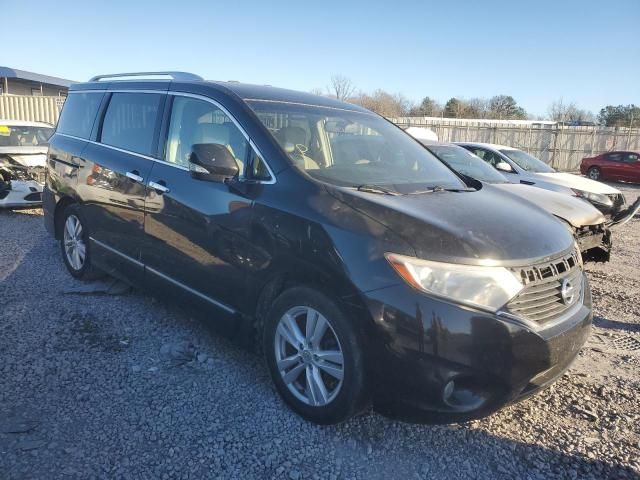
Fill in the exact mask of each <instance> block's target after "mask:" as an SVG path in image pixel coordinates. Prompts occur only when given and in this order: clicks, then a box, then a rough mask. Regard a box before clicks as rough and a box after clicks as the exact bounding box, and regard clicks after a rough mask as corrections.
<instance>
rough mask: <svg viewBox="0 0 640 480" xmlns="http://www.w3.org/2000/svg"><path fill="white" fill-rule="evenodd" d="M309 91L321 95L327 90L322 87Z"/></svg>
mask: <svg viewBox="0 0 640 480" xmlns="http://www.w3.org/2000/svg"><path fill="white" fill-rule="evenodd" d="M309 93H310V94H312V95H320V96H321V97H323V96H324V95H325V91H324V90H323V89H322V88H312V89H311V90H309Z"/></svg>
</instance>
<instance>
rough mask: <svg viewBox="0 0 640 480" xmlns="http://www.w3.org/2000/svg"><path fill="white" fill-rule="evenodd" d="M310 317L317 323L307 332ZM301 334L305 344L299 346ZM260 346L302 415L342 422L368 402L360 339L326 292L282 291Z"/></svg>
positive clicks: (283, 392) (281, 391)
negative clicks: (308, 333) (296, 329)
mask: <svg viewBox="0 0 640 480" xmlns="http://www.w3.org/2000/svg"><path fill="white" fill-rule="evenodd" d="M323 320H324V321H323ZM292 322H293V323H294V324H295V325H296V326H297V328H298V331H297V332H296V331H295V330H294V329H293V328H292ZM308 322H313V323H312V324H311V325H312V326H315V327H316V328H311V329H310V330H309V332H310V333H311V334H310V335H308V336H307V329H306V325H307V323H308ZM303 332H304V333H303ZM313 333H316V334H317V333H322V334H321V335H319V336H317V335H316V336H314V335H313ZM300 335H302V338H301V340H302V342H305V343H306V345H302V348H301V343H300V342H298V340H299V339H300ZM287 339H288V340H287ZM294 342H295V343H298V345H293V343H294ZM263 348H264V353H265V357H266V361H267V365H268V367H269V372H270V374H271V378H272V380H273V382H274V384H275V386H276V389H277V390H278V393H279V394H280V396H281V397H282V398H283V399H284V401H285V402H286V403H287V404H288V405H289V407H290V408H291V409H292V410H293V411H295V412H296V413H298V414H299V415H300V416H301V417H303V418H305V419H306V420H309V421H311V422H314V423H318V424H323V425H329V424H335V423H340V422H343V421H345V420H348V419H349V418H351V417H352V416H354V415H355V414H357V413H359V412H360V411H361V410H362V409H364V407H365V406H366V402H367V396H366V388H365V368H364V352H363V349H362V341H361V340H360V337H359V335H358V332H357V330H356V328H355V326H354V325H353V323H352V322H351V321H350V319H349V318H347V316H346V315H345V314H344V313H343V312H342V310H341V309H340V308H339V306H338V305H337V304H336V303H335V302H334V301H333V300H331V299H330V298H329V297H328V296H327V295H325V294H323V293H321V292H319V291H317V290H313V289H311V288H307V287H295V288H291V289H289V290H286V291H285V292H284V293H282V294H281V295H280V296H279V297H278V298H276V300H275V301H274V303H273V306H272V307H271V309H270V310H269V313H268V314H267V319H266V322H265V328H264V335H263ZM283 359H284V361H283ZM340 361H342V364H340ZM278 365H280V366H281V368H282V370H281V368H279V367H278ZM339 377H341V379H339ZM285 378H286V379H287V380H286V381H285ZM310 384H311V385H312V388H310V387H309V385H310Z"/></svg>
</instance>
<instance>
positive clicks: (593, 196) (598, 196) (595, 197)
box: [571, 188, 613, 207]
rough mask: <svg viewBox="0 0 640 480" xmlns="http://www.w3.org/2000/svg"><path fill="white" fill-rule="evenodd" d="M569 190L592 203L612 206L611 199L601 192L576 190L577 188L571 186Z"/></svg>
mask: <svg viewBox="0 0 640 480" xmlns="http://www.w3.org/2000/svg"><path fill="white" fill-rule="evenodd" d="M571 190H573V193H575V194H576V197H580V198H584V199H585V200H588V201H590V202H592V203H599V204H601V205H606V206H607V207H611V206H613V201H612V200H611V199H610V198H609V197H607V196H606V195H603V194H602V193H591V192H585V191H584V190H578V189H577V188H572V189H571Z"/></svg>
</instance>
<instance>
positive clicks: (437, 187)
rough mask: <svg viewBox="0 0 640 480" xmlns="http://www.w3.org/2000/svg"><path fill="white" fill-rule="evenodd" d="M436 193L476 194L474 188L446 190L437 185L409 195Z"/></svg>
mask: <svg viewBox="0 0 640 480" xmlns="http://www.w3.org/2000/svg"><path fill="white" fill-rule="evenodd" d="M436 192H475V189H473V188H445V187H443V186H442V185H436V186H434V187H431V188H427V189H426V190H416V191H415V192H411V193H409V194H408V195H421V194H423V193H436Z"/></svg>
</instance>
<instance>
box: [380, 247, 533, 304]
mask: <svg viewBox="0 0 640 480" xmlns="http://www.w3.org/2000/svg"><path fill="white" fill-rule="evenodd" d="M385 256H386V257H387V260H388V261H389V263H390V264H391V265H392V266H393V268H394V269H395V271H396V272H398V274H399V275H400V276H401V277H402V278H403V279H404V280H405V281H406V282H407V283H408V284H409V285H411V286H412V287H414V288H417V289H418V290H422V291H423V292H426V293H429V294H431V295H435V296H438V297H442V298H446V299H449V300H452V301H455V302H458V303H463V304H466V305H471V306H474V307H480V308H482V309H484V310H489V311H492V312H495V311H496V310H498V309H499V308H500V307H502V306H503V305H504V304H506V303H507V302H508V301H509V300H511V299H512V298H513V297H515V296H516V295H517V294H518V292H519V291H520V290H522V288H523V286H522V283H521V282H520V281H519V280H518V278H517V277H516V276H515V275H514V274H513V273H512V272H511V271H509V270H507V269H506V268H503V267H495V266H476V265H460V264H452V263H442V262H432V261H430V260H422V259H419V258H415V257H406V256H404V255H396V254H395V253H387V254H386V255H385Z"/></svg>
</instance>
